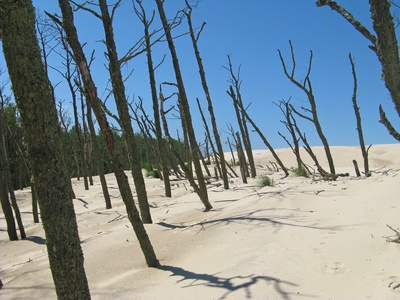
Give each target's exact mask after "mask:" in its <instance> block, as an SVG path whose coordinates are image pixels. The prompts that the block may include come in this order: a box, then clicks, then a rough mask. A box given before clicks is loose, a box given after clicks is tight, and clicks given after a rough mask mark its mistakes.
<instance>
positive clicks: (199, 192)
mask: <svg viewBox="0 0 400 300" xmlns="http://www.w3.org/2000/svg"><path fill="white" fill-rule="evenodd" d="M164 102H165V99H164V96H163V93H162V91H160V112H161V120H162V123H163V127H164V134H165V137H166V139H167V141H168V143H169V147H170V149H171V152H172V155H173V156H174V157H175V159H176V161H177V162H178V164H179V166H180V167H181V169H182V170H183V172H184V173H185V176H186V179H187V180H188V181H189V183H190V185H191V187H192V188H193V189H194V191H195V192H196V194H197V195H198V196H199V198H200V200H201V201H202V203H203V205H204V206H205V208H206V210H210V209H212V206H211V204H210V203H209V202H205V200H204V199H205V197H204V195H203V191H202V190H201V189H200V187H199V186H198V185H197V184H196V182H195V181H194V177H193V173H192V172H191V171H190V170H189V168H188V167H187V166H186V165H185V162H184V161H183V160H182V157H181V156H180V155H179V153H178V152H177V151H176V150H175V148H174V145H173V142H172V138H171V136H170V134H169V129H168V123H167V119H166V118H165V115H166V112H165V111H164Z"/></svg>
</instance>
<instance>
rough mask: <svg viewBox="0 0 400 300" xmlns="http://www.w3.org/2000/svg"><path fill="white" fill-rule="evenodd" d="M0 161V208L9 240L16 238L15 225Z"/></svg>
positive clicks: (15, 239)
mask: <svg viewBox="0 0 400 300" xmlns="http://www.w3.org/2000/svg"><path fill="white" fill-rule="evenodd" d="M1 167H2V166H1V163H0V202H1V208H2V210H3V214H4V218H5V219H6V224H7V234H8V238H9V240H10V241H17V240H18V233H17V227H16V226H15V219H14V215H13V211H12V208H11V204H10V199H9V198H8V189H7V182H6V179H5V178H4V174H3V170H2V168H1Z"/></svg>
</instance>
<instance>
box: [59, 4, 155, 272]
mask: <svg viewBox="0 0 400 300" xmlns="http://www.w3.org/2000/svg"><path fill="white" fill-rule="evenodd" d="M58 3H59V5H60V8H61V12H62V16H63V22H62V26H63V28H64V30H65V32H66V35H67V41H68V43H69V45H70V47H71V49H72V51H73V52H74V58H75V62H76V64H77V65H78V67H79V70H80V73H81V76H82V82H83V85H84V90H85V94H86V97H87V98H86V99H87V100H88V101H89V103H90V105H91V106H92V109H93V112H94V114H95V115H96V118H97V122H98V124H99V126H100V129H101V132H102V134H103V137H104V140H105V143H106V146H107V150H108V153H109V155H110V158H111V163H112V168H113V170H114V174H115V177H116V179H117V183H118V187H119V190H120V193H121V197H122V200H123V201H124V203H125V206H126V211H127V214H128V219H129V221H130V222H131V224H132V227H133V230H134V231H135V234H136V236H137V239H138V241H139V244H140V247H141V249H142V252H143V254H144V256H145V259H146V262H147V265H148V266H149V267H157V266H159V265H160V263H159V262H158V260H157V258H156V254H155V252H154V249H153V246H152V245H151V242H150V239H149V237H148V235H147V233H146V229H145V228H144V225H143V223H142V221H141V219H140V216H139V212H138V211H137V208H136V206H135V202H134V200H133V195H132V191H131V188H130V186H129V181H128V177H127V176H126V175H125V173H124V169H123V165H122V163H121V161H120V158H119V157H120V156H119V153H118V150H117V149H116V148H115V143H114V136H113V132H112V130H111V128H110V126H109V124H108V121H107V117H106V114H105V113H104V111H103V109H102V107H101V105H100V100H99V99H98V97H97V88H96V86H95V84H94V81H93V79H92V75H91V73H90V70H89V67H88V64H87V60H86V57H85V55H84V53H83V50H82V46H81V44H80V43H79V40H78V34H77V32H76V28H75V25H74V17H73V13H72V8H71V5H70V3H69V1H68V0H59V1H58ZM52 18H53V19H54V18H55V17H53V16H52ZM54 20H55V21H56V22H58V23H59V24H60V23H61V22H60V21H59V20H58V19H54Z"/></svg>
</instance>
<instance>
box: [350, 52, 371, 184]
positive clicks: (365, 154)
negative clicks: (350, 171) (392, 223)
mask: <svg viewBox="0 0 400 300" xmlns="http://www.w3.org/2000/svg"><path fill="white" fill-rule="evenodd" d="M349 59H350V63H351V69H352V72H353V78H354V91H353V97H352V101H353V107H354V113H355V115H356V120H357V132H358V138H359V140H360V147H361V153H362V156H363V159H364V173H365V176H367V177H369V176H371V173H370V172H369V164H368V151H367V149H366V148H365V142H364V135H363V130H362V125H361V114H360V108H359V107H358V104H357V75H356V68H355V66H354V61H353V58H352V57H351V53H350V54H349Z"/></svg>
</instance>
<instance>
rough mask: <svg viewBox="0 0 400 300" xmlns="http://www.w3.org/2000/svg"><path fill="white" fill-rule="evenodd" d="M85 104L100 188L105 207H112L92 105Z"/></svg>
mask: <svg viewBox="0 0 400 300" xmlns="http://www.w3.org/2000/svg"><path fill="white" fill-rule="evenodd" d="M86 105H87V108H86V110H87V111H86V115H87V120H88V125H89V132H90V135H91V138H92V145H93V152H94V158H95V160H96V163H97V172H98V173H99V178H100V183H101V189H102V191H103V196H104V201H105V202H106V209H110V208H112V204H111V198H110V193H109V192H108V188H107V181H106V177H105V176H104V162H103V159H102V157H101V154H100V149H99V144H98V143H97V137H96V131H95V129H94V125H93V120H92V107H91V106H90V103H89V102H88V103H87V104H86Z"/></svg>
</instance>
